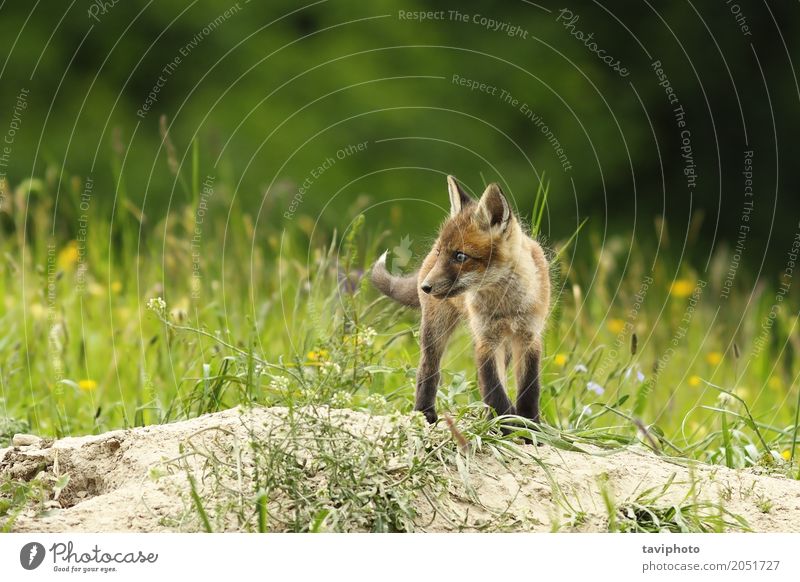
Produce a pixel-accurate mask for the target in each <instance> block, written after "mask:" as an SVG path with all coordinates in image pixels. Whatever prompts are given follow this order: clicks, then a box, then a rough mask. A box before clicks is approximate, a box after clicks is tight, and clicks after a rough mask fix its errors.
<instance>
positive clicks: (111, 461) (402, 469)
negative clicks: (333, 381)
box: [0, 408, 800, 532]
mask: <svg viewBox="0 0 800 582" xmlns="http://www.w3.org/2000/svg"><path fill="white" fill-rule="evenodd" d="M301 412H302V414H303V415H304V418H306V419H311V420H312V421H314V422H316V421H317V420H320V419H322V420H324V422H325V423H327V424H326V426H334V427H337V428H338V429H340V430H341V436H340V437H337V438H338V439H339V444H340V445H341V446H343V447H344V448H343V449H340V452H339V453H337V454H339V455H344V454H346V453H342V452H341V451H347V450H352V451H354V452H353V454H354V455H356V457H357V458H356V460H358V456H359V455H366V454H365V453H362V452H359V451H360V449H358V446H357V445H358V443H363V442H368V443H373V446H383V444H381V443H384V442H388V441H385V438H387V435H396V434H399V433H398V431H401V433H402V434H403V435H412V436H413V439H411V440H402V441H396V442H402V443H403V446H404V447H406V446H409V447H412V448H413V446H412V445H407V444H406V443H417V445H418V446H417V448H418V449H419V450H418V451H416V452H414V451H410V452H409V453H408V454H407V455H406V454H404V453H402V452H401V453H400V454H396V455H393V456H392V457H391V459H390V460H387V461H385V463H384V465H380V467H381V468H380V470H379V471H378V472H379V473H380V474H379V475H378V476H375V475H372V476H369V479H370V480H369V484H370V485H369V488H366V489H364V490H363V491H367V492H368V494H367V495H366V496H365V494H363V492H361V491H359V492H356V493H355V494H354V495H353V498H357V499H362V498H364V497H367V498H366V499H364V500H363V501H364V502H365V505H363V506H359V507H360V508H361V509H360V510H361V511H363V510H364V508H367V509H368V508H369V507H372V506H373V505H370V504H371V503H372V501H371V500H370V499H369V498H368V497H369V496H370V495H371V496H374V498H375V499H377V498H378V497H379V496H383V497H382V499H384V498H390V497H391V495H392V491H393V488H394V487H401V486H402V487H407V486H408V484H409V483H410V482H419V483H420V484H419V488H417V489H408V491H412V492H414V495H413V496H412V498H411V501H410V505H411V506H412V507H411V509H410V510H409V512H408V513H407V515H411V516H412V520H411V521H410V522H407V523H406V522H399V523H405V524H406V525H405V527H404V528H403V529H413V530H416V531H556V530H559V531H608V530H609V529H612V530H627V531H640V530H647V529H659V528H661V529H673V530H674V529H676V528H677V529H680V527H681V526H682V525H686V524H688V525H686V527H688V529H691V530H693V531H698V530H699V531H702V530H708V529H714V528H717V529H726V530H746V529H748V528H749V529H752V530H753V531H762V532H765V531H777V532H790V531H800V482H798V481H794V480H792V479H788V478H785V477H780V476H779V475H759V474H756V473H755V472H753V471H734V470H729V469H725V468H721V467H711V466H707V465H702V464H696V463H695V464H687V463H685V462H677V461H676V460H673V459H666V458H663V457H658V456H655V455H653V454H652V453H650V452H647V451H645V450H642V449H639V448H636V447H629V448H627V449H621V450H614V451H608V450H602V449H599V448H594V447H588V448H586V447H585V448H586V449H587V450H586V451H585V452H579V451H570V450H559V449H556V448H554V447H551V446H546V445H545V446H539V447H536V446H531V445H519V446H517V445H513V446H511V447H509V448H492V447H487V446H485V444H484V445H483V446H478V447H476V446H475V442H474V441H471V445H470V446H471V447H472V448H473V450H472V451H471V452H469V453H468V454H462V453H461V452H459V448H458V445H457V443H455V441H454V439H453V438H452V436H451V435H450V433H449V432H448V430H447V428H446V427H444V426H439V427H436V428H433V429H428V428H427V427H420V426H417V425H416V424H415V421H414V419H409V418H408V417H399V416H392V417H385V416H370V415H367V414H364V413H360V412H355V411H351V410H332V409H327V408H320V409H302V411H301ZM298 414H299V413H298V411H287V410H286V409H281V408H272V409H263V408H256V409H248V410H242V409H232V410H227V411H224V412H220V413H216V414H208V415H205V416H202V417H199V418H196V419H193V420H188V421H184V422H177V423H174V424H168V425H161V426H149V427H144V428H136V429H132V430H125V431H114V432H109V433H106V434H102V435H95V436H86V437H78V438H64V439H60V440H56V441H45V440H39V439H30V440H27V441H26V440H25V439H18V441H17V442H18V444H21V445H23V446H14V447H11V448H7V449H2V450H0V482H2V481H7V480H8V479H9V478H10V479H13V480H14V481H17V482H27V483H33V482H38V483H45V484H47V483H49V484H50V486H49V487H44V488H43V489H46V490H47V492H48V493H47V495H46V499H45V500H44V501H43V502H41V501H40V502H37V503H34V504H31V505H29V507H28V508H27V509H25V510H24V511H23V512H22V513H21V514H20V515H18V517H17V518H16V520H15V521H14V524H13V528H12V530H13V531H20V532H25V531H27V532H32V531H36V532H67V531H70V532H105V531H137V532H153V531H187V530H190V531H191V530H198V529H207V528H208V526H209V525H213V529H215V530H242V529H244V530H249V529H252V528H249V526H248V527H245V526H246V525H247V524H249V523H254V521H253V522H250V521H248V520H249V519H250V517H248V516H245V517H244V518H241V519H238V520H237V519H236V518H235V517H233V515H234V514H235V513H236V512H237V511H239V510H240V509H241V507H251V505H250V500H251V498H252V499H255V497H253V494H252V493H251V489H252V487H251V484H250V483H249V481H251V480H253V479H254V477H253V475H254V471H256V474H257V472H258V471H261V473H262V474H264V473H268V472H269V471H278V468H277V467H275V466H272V467H270V466H263V465H259V463H258V462H257V461H256V460H254V458H253V457H252V455H251V453H250V452H249V451H251V450H252V449H253V447H252V446H251V445H252V443H259V442H271V443H272V444H275V443H277V445H276V446H275V448H274V450H276V451H285V452H286V453H287V454H286V457H287V458H289V461H286V462H289V463H290V465H291V467H290V469H291V470H292V471H294V473H292V474H297V475H299V477H298V479H300V480H301V481H304V486H306V487H311V488H312V489H309V490H311V491H317V492H318V493H319V495H318V497H319V499H321V500H322V501H320V503H323V504H327V506H326V509H325V510H324V511H321V512H318V513H317V514H315V515H316V517H315V516H314V515H312V516H311V518H310V520H311V521H312V522H315V527H312V526H311V525H309V527H307V528H305V526H302V527H298V519H299V518H298V517H297V516H298V515H300V514H301V512H300V509H301V508H299V507H298V503H297V499H294V500H291V499H283V500H282V497H286V496H282V495H281V491H280V490H279V488H278V489H276V490H275V491H273V492H272V493H271V494H270V499H269V505H267V502H266V501H265V502H264V506H263V507H264V515H265V516H266V515H267V514H269V516H270V527H269V529H271V530H276V531H287V530H296V529H315V528H316V529H323V530H324V529H344V530H348V531H351V530H370V529H375V524H374V523H372V522H370V521H369V519H368V516H367V518H365V519H362V520H361V521H351V522H346V521H341V520H339V521H337V518H336V513H337V512H339V513H340V514H342V515H343V514H344V512H347V511H353V507H354V505H353V500H352V499H351V498H349V497H347V496H346V495H345V496H342V495H339V496H336V495H333V494H332V493H331V491H330V490H331V488H332V485H331V483H332V482H333V481H332V478H331V472H333V471H340V472H341V467H337V466H336V465H335V464H332V463H335V459H334V458H329V459H325V460H323V461H320V459H319V458H317V456H318V455H316V454H315V451H316V450H317V449H314V448H313V447H312V446H310V445H309V448H308V449H304V450H306V451H307V452H306V453H299V452H298V451H300V450H301V449H298V448H296V447H295V448H292V447H291V446H290V445H289V444H288V443H289V442H290V441H289V440H288V439H289V436H291V442H292V443H306V442H309V443H310V442H312V441H313V440H314V439H315V438H316V439H317V441H320V439H321V440H322V442H328V441H329V440H330V439H328V438H327V437H320V434H321V433H318V432H317V431H316V428H314V427H316V426H317V425H316V424H314V423H313V422H312V423H300V424H297V423H296V422H295V420H294V419H296V418H297V415H298ZM320 421H321V420H320ZM415 431H419V432H415ZM419 434H433V435H435V436H436V438H437V439H439V440H438V441H436V442H437V443H439V444H435V446H434V445H432V444H431V442H428V441H426V440H425V439H424V438H420V437H419V436H418V435H419ZM403 438H410V437H408V436H406V437H403ZM280 439H284V440H280ZM348 439H351V440H352V442H349V441H348ZM284 442H285V443H287V444H286V446H285V447H284V445H283V444H282V443H284ZM415 446H416V445H415ZM448 447H449V449H448ZM445 450H451V451H452V455H450V456H446V455H445V456H444V457H443V456H442V451H445ZM420 451H421V452H420ZM303 457H305V458H303ZM433 457H437V458H440V460H441V461H442V462H441V463H440V464H437V465H435V466H433V467H432V468H431V469H430V470H429V471H430V472H432V473H436V474H437V479H436V480H435V481H431V483H435V484H437V486H436V487H435V486H433V485H431V487H430V488H428V489H426V488H425V487H427V485H426V482H425V481H424V471H423V472H420V471H417V472H416V473H415V472H412V471H411V469H409V467H412V466H419V463H420V459H430V458H433ZM271 458H273V459H274V457H271ZM364 458H365V459H366V456H365V457H364ZM380 462H383V461H380ZM364 463H366V460H365V461H364ZM357 465H358V463H356V464H355V466H357ZM365 466H366V465H365ZM376 466H377V465H376ZM348 470H353V469H352V467H351V468H350V469H348ZM425 471H428V469H425ZM66 476H68V478H67V477H66ZM354 479H356V477H354ZM420 479H422V481H419V480H420ZM243 482H244V483H243ZM54 484H57V485H54ZM237 485H238V487H237ZM437 487H438V488H437ZM304 491H305V490H304ZM225 495H229V497H227V498H224V499H223V498H222V497H224V496H225ZM287 495H288V494H287ZM325 495H329V496H331V499H334V501H325V500H326V499H327V497H325ZM220 496H222V497H220ZM201 501H202V502H203V503H204V504H205V505H204V506H203V505H201V506H200V510H199V511H198V505H197V504H198V502H201ZM400 501H402V500H400ZM400 501H397V500H394V502H396V504H400ZM240 502H241V503H242V505H237V504H239V503H240ZM252 507H258V506H257V505H252ZM381 507H383V506H381ZM387 507H388V506H387ZM237 508H238V509H237ZM206 511H207V512H208V513H209V516H204V515H203V514H204V513H205V512H206ZM239 513H240V514H241V513H242V512H241V511H239ZM228 514H230V515H228ZM287 515H293V516H294V518H293V521H292V519H288V518H287V519H285V520H281V517H282V516H287ZM257 517H258V516H255V517H253V520H256V519H257ZM265 519H266V518H265ZM209 522H211V523H209ZM243 524H244V525H243ZM337 524H338V526H337ZM301 525H302V524H301Z"/></svg>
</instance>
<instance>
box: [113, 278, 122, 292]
mask: <svg viewBox="0 0 800 582" xmlns="http://www.w3.org/2000/svg"><path fill="white" fill-rule="evenodd" d="M111 290H112V291H113V292H114V293H119V292H120V291H122V282H120V281H114V282H113V283H111Z"/></svg>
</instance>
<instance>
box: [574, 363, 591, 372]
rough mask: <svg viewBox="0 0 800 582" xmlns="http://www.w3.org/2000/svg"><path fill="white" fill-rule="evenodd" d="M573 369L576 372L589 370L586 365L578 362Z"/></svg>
mask: <svg viewBox="0 0 800 582" xmlns="http://www.w3.org/2000/svg"><path fill="white" fill-rule="evenodd" d="M575 371H576V372H581V373H583V374H585V373H586V372H588V371H589V368H587V367H586V366H584V365H583V364H578V365H577V366H575Z"/></svg>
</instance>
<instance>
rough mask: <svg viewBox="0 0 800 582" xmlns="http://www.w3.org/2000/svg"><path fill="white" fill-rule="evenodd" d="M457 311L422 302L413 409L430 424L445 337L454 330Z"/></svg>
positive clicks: (433, 415) (434, 419)
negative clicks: (422, 415)
mask: <svg viewBox="0 0 800 582" xmlns="http://www.w3.org/2000/svg"><path fill="white" fill-rule="evenodd" d="M457 319H458V312H457V311H456V310H455V309H454V308H453V307H451V306H450V305H449V304H447V303H445V302H437V304H436V305H430V306H428V305H423V308H422V323H421V325H420V332H419V345H420V360H419V367H418V368H417V396H416V403H415V404H414V410H418V411H420V412H421V413H422V414H424V415H425V418H426V419H428V422H429V423H431V424H433V423H434V422H436V420H437V418H438V417H437V416H436V391H437V389H438V387H439V377H440V373H439V367H440V365H441V362H442V354H444V349H445V347H447V340H449V339H450V335H451V334H452V333H453V328H454V327H455V324H456V321H457Z"/></svg>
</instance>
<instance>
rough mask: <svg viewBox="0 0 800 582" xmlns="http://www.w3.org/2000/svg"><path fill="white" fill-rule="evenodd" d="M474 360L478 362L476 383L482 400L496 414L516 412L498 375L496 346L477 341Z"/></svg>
mask: <svg viewBox="0 0 800 582" xmlns="http://www.w3.org/2000/svg"><path fill="white" fill-rule="evenodd" d="M475 360H476V362H477V364H478V384H479V385H480V389H481V395H482V396H483V401H484V402H485V403H486V404H487V405H488V406H490V407H491V408H493V409H494V411H495V412H496V413H497V414H498V415H503V414H516V413H515V411H514V405H513V404H511V400H509V398H508V394H506V389H505V386H504V385H503V381H502V379H501V377H500V370H498V365H497V360H498V358H497V348H495V347H492V346H490V345H487V344H485V343H483V342H478V343H477V345H476V348H475Z"/></svg>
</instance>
